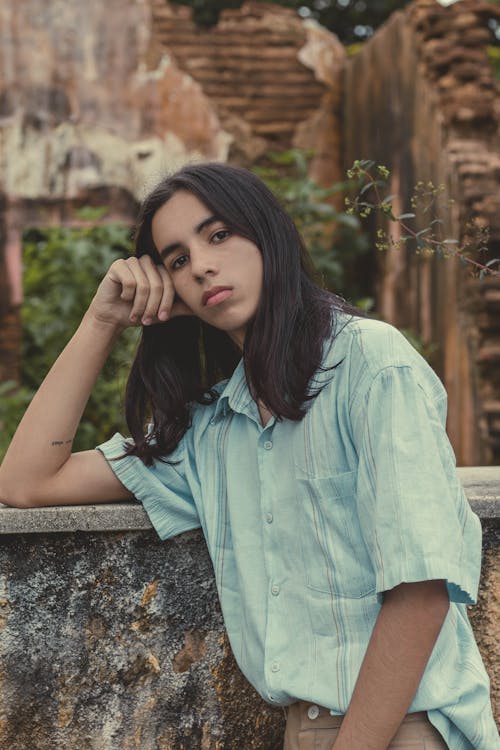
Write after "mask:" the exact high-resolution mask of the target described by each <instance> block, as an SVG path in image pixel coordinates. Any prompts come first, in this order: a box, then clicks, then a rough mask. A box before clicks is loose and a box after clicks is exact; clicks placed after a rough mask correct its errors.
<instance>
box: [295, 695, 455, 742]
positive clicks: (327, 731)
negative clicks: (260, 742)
mask: <svg viewBox="0 0 500 750" xmlns="http://www.w3.org/2000/svg"><path fill="white" fill-rule="evenodd" d="M286 713H287V721H286V731H285V744H284V746H283V750H332V745H333V742H334V741H335V738H336V737H337V735H338V733H339V729H340V725H341V723H342V718H343V717H342V716H331V715H330V711H329V710H328V709H326V708H322V707H321V706H316V705H315V704H313V703H307V702H306V701H299V702H298V703H293V704H292V705H291V706H288V708H287V709H286ZM447 747H448V746H447V745H446V744H445V742H444V740H443V738H442V737H441V735H440V734H439V732H438V731H437V729H435V728H434V727H433V726H432V724H431V722H430V721H429V719H428V718H427V714H426V713H425V712H424V711H421V712H420V713H415V714H407V715H406V717H405V719H404V720H403V723H402V724H401V726H400V728H399V729H398V731H397V733H396V734H395V736H394V738H393V740H392V742H391V744H390V745H389V747H388V750H447Z"/></svg>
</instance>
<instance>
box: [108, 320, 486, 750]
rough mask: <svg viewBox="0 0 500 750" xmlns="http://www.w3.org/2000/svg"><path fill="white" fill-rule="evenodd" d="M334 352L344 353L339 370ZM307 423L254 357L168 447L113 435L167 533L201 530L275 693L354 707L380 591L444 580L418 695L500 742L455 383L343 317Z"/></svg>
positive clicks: (230, 614) (262, 682) (229, 614)
mask: <svg viewBox="0 0 500 750" xmlns="http://www.w3.org/2000/svg"><path fill="white" fill-rule="evenodd" d="M332 365H336V367H335V368H334V369H330V370H328V369H326V368H329V367H331V366H332ZM323 366H324V367H323V369H321V370H319V371H318V372H317V373H316V376H315V378H314V379H313V380H314V382H313V383H311V386H313V387H316V386H318V385H321V386H323V387H322V390H321V392H320V393H319V395H318V396H317V397H316V398H315V399H314V400H312V401H311V402H310V403H309V404H308V408H307V413H306V416H305V417H304V418H303V419H302V420H301V421H299V422H293V421H290V420H286V419H285V420H281V421H280V420H276V419H275V418H274V417H272V418H271V419H270V420H269V421H268V423H267V424H266V425H265V426H263V425H262V423H261V420H260V416H259V412H258V408H257V405H256V403H255V402H254V400H253V399H252V397H251V395H250V392H249V389H248V386H247V383H246V379H245V372H244V367H243V363H242V362H240V364H239V366H238V367H237V368H236V370H235V372H234V374H233V376H232V377H231V379H230V380H229V381H227V382H224V383H220V384H219V385H218V386H217V387H216V390H217V391H218V393H219V397H218V399H217V400H216V401H215V402H214V403H213V404H211V405H200V404H195V405H193V407H192V425H191V427H190V428H189V429H188V431H187V432H186V434H185V436H184V438H183V439H182V441H181V443H180V444H179V445H178V447H177V448H176V450H175V452H174V453H173V454H171V456H170V458H171V459H173V460H175V461H177V462H178V463H177V464H176V465H175V466H173V465H172V464H166V463H164V462H161V461H157V462H155V464H154V465H153V466H152V467H146V466H144V464H143V463H142V462H141V461H140V460H139V459H138V458H137V457H125V458H121V459H118V460H111V459H113V458H114V457H116V456H120V455H121V454H122V453H123V445H124V439H123V438H122V436H121V435H119V434H117V435H115V436H114V437H113V438H112V439H111V440H109V441H108V442H107V443H104V444H103V445H101V446H99V450H101V451H102V452H103V454H104V456H105V457H106V458H107V459H108V460H109V461H110V466H111V468H112V469H113V471H114V472H115V473H116V475H117V476H118V478H119V479H120V481H121V482H122V483H123V484H124V485H125V486H126V487H127V488H128V489H129V490H130V491H132V492H133V493H134V495H135V496H136V497H137V499H138V500H140V501H141V502H142V503H143V504H144V507H145V509H146V511H147V512H148V514H149V516H150V518H151V521H152V523H153V525H154V527H155V528H156V530H157V532H158V534H159V536H160V537H161V538H162V539H167V538H169V537H172V536H173V535H175V534H179V533H181V532H183V531H186V530H188V529H193V528H197V527H200V526H201V528H202V529H203V532H204V535H205V538H206V541H207V545H208V549H209V553H210V555H211V558H212V561H213V565H214V571H215V576H216V581H217V588H218V592H219V597H220V601H221V607H222V611H223V615H224V620H225V624H226V627H227V631H228V635H229V639H230V642H231V646H232V649H233V652H234V655H235V658H236V660H237V662H238V664H239V666H240V668H241V669H242V671H243V673H244V674H245V676H246V677H247V678H248V680H249V681H250V682H251V683H252V684H253V685H254V687H255V688H256V689H257V690H258V692H259V693H260V694H261V695H262V696H263V698H264V699H265V700H267V701H268V702H270V703H273V704H276V705H286V704H289V703H291V702H293V701H295V700H297V699H303V700H309V701H311V702H314V703H317V704H320V705H323V706H326V707H328V708H330V710H331V711H332V713H334V714H340V713H344V712H345V711H346V710H347V707H348V704H349V701H350V698H351V695H352V692H353V689H354V684H355V682H356V678H357V676H358V672H359V669H360V666H361V662H362V660H363V657H364V654H365V651H366V648H367V645H368V641H369V638H370V635H371V632H372V630H373V627H374V624H375V620H376V618H377V615H378V612H379V610H380V607H381V603H382V600H383V592H384V591H386V590H388V589H391V588H393V587H394V586H396V585H398V584H399V583H401V582H413V581H423V580H430V579H445V580H446V582H447V587H448V592H449V595H450V600H451V603H452V604H451V606H450V610H449V612H448V615H447V617H446V620H445V622H444V625H443V627H442V630H441V633H440V635H439V638H438V640H437V642H436V645H435V647H434V650H433V653H432V655H431V658H430V660H429V663H428V665H427V668H426V671H425V674H424V676H423V678H422V681H421V684H420V687H419V689H418V691H417V693H416V695H415V698H414V700H413V703H412V706H411V708H410V710H411V711H428V713H429V718H430V720H431V721H432V723H433V724H434V725H435V726H436V728H437V729H438V730H439V731H440V732H441V734H442V735H443V737H444V739H445V741H446V742H447V743H448V745H449V747H450V748H451V749H452V750H472V749H473V748H474V750H494V749H497V748H500V740H499V738H498V734H497V731H496V728H495V724H494V721H493V717H492V713H491V706H490V702H489V683H488V678H487V675H486V672H485V670H484V666H483V664H482V660H481V657H480V654H479V651H478V649H477V646H476V643H475V640H474V637H473V634H472V630H471V627H470V625H469V621H468V618H467V613H466V605H467V604H471V603H473V602H474V601H475V599H476V595H477V587H478V580H479V571H480V555H481V529H480V524H479V520H478V518H477V517H476V516H475V515H474V513H472V511H471V510H470V507H469V505H468V503H467V500H466V498H465V495H464V492H463V489H462V487H461V485H460V482H459V479H458V477H457V473H456V470H455V457H454V454H453V450H452V448H451V446H450V443H449V441H448V438H447V436H446V432H445V422H446V401H447V400H446V392H445V390H444V387H443V385H442V383H441V382H440V380H439V379H438V377H437V376H436V375H435V373H434V372H433V371H432V369H431V368H430V367H429V366H428V364H427V363H426V362H425V361H424V360H423V359H422V357H421V356H420V355H419V354H418V353H417V352H416V350H415V349H414V348H413V347H412V346H411V345H410V344H409V343H408V342H407V341H406V339H405V338H404V337H403V336H402V335H401V334H400V333H399V332H398V331H397V330H396V329H395V328H393V327H392V326H390V325H388V324H386V323H382V322H379V321H374V320H366V319H359V318H348V317H347V316H345V315H343V314H342V315H340V314H339V315H338V316H337V319H336V330H335V336H332V339H331V340H330V341H328V342H327V344H326V345H325V347H324V357H323Z"/></svg>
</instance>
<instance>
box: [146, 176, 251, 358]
mask: <svg viewBox="0 0 500 750" xmlns="http://www.w3.org/2000/svg"><path fill="white" fill-rule="evenodd" d="M152 234H153V241H154V243H155V245H156V248H157V250H158V252H159V254H160V256H161V258H162V260H163V264H164V266H165V268H166V269H167V272H168V274H169V277H170V279H171V281H172V284H173V286H174V289H175V291H176V293H177V295H178V296H179V297H180V298H181V300H182V301H183V302H184V303H185V304H186V305H187V306H188V307H189V308H190V310H191V311H192V312H193V314H194V315H196V317H198V318H200V320H203V321H205V322H206V323H209V324H210V325H212V326H214V327H215V328H219V329H220V330H222V331H226V333H228V334H229V336H230V337H231V338H232V339H233V341H235V343H236V344H237V345H238V346H239V347H240V348H243V342H244V340H245V332H246V328H247V325H248V323H249V321H250V320H251V319H252V318H253V316H254V315H255V313H256V310H257V306H258V304H259V299H260V294H261V290H262V276H263V264H262V255H261V253H260V251H259V249H258V247H257V245H255V244H254V243H253V242H251V241H250V240H247V239H245V238H243V237H240V236H239V235H236V234H233V233H232V232H231V230H230V229H229V228H228V227H227V226H226V225H225V224H224V222H223V221H222V220H221V219H219V218H218V217H217V216H214V214H213V213H212V211H211V210H210V209H209V208H207V207H206V206H205V204H204V203H202V202H201V201H200V200H199V199H198V198H196V196H194V195H193V194H192V193H189V192H187V191H185V190H179V191H177V192H176V193H174V195H173V196H172V197H171V198H170V199H169V200H168V201H167V202H166V203H165V204H164V205H163V206H162V207H161V208H160V209H158V211H157V212H156V213H155V215H154V216H153V221H152Z"/></svg>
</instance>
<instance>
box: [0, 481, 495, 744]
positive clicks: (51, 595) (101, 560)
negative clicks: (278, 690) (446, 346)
mask: <svg viewBox="0 0 500 750" xmlns="http://www.w3.org/2000/svg"><path fill="white" fill-rule="evenodd" d="M459 474H460V478H461V480H462V482H463V484H464V487H465V490H466V493H467V495H468V498H469V500H470V502H471V504H472V506H473V508H474V510H475V511H476V512H477V513H478V514H479V515H480V516H481V520H482V524H483V530H484V541H483V550H484V562H483V570H482V575H481V585H480V596H479V603H478V605H477V606H476V607H471V608H469V611H470V615H471V620H472V624H473V627H474V630H475V634H476V638H477V640H478V643H479V646H480V649H481V652H482V655H483V659H484V661H485V665H486V668H487V670H488V672H489V674H490V677H491V680H492V701H493V706H494V711H495V714H496V717H497V719H498V720H500V675H499V674H498V665H499V655H500V654H499V650H500V646H499V644H500V638H499V618H498V614H499V610H500V571H499V569H498V564H497V560H498V545H499V543H500V520H499V518H500V494H499V487H500V469H499V468H497V467H486V468H475V469H461V470H459ZM0 539H1V544H0V571H1V572H0V750H48V748H55V749H58V750H59V749H61V750H62V749H63V748H64V749H66V748H77V749H78V750H136V749H137V748H140V750H281V747H282V733H283V728H284V717H283V713H282V712H281V710H279V709H278V710H277V709H273V708H271V707H270V706H268V705H267V704H265V703H263V702H262V700H261V699H260V698H259V697H258V695H257V694H256V693H255V691H254V690H253V689H252V688H251V687H250V686H249V684H248V683H247V682H246V680H245V679H244V678H243V677H242V675H241V673H240V672H239V670H238V668H237V666H236V664H235V662H234V659H233V657H232V654H231V651H230V647H229V644H228V642H227V639H226V636H225V632H224V627H223V622H222V617H221V613H220V609H219V604H218V599H217V593H216V587H215V582H214V578H213V571H212V567H211V563H210V560H209V557H208V553H207V550H206V546H205V543H204V540H203V537H202V535H201V532H189V533H187V534H183V535H181V536H179V537H177V538H175V539H173V540H171V541H167V542H160V540H159V539H158V537H157V535H156V532H153V531H152V529H151V526H150V524H149V521H148V519H147V516H146V514H145V512H144V510H143V509H142V506H140V505H139V504H136V503H122V504H117V505H99V506H82V507H56V508H41V509H34V510H29V511H25V510H18V509H16V508H6V507H4V506H1V505H0Z"/></svg>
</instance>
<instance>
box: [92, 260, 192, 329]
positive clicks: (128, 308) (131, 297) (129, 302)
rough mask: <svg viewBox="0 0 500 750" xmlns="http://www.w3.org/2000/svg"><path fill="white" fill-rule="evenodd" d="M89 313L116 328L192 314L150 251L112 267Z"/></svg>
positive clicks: (163, 320) (162, 321)
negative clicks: (148, 253)
mask: <svg viewBox="0 0 500 750" xmlns="http://www.w3.org/2000/svg"><path fill="white" fill-rule="evenodd" d="M89 313H90V314H91V315H93V317H94V318H95V319H96V320H98V321H100V322H102V323H107V324H111V325H113V326H114V327H116V328H127V327H128V326H138V325H151V324H153V323H164V322H165V321H166V320H169V319H170V318H174V317H176V316H179V315H192V314H193V313H192V311H191V310H190V308H189V307H188V306H187V305H185V304H184V303H183V302H181V301H180V300H179V299H178V298H176V295H175V290H174V287H173V284H172V281H171V280H170V277H169V275H168V273H167V271H166V269H165V268H164V267H163V266H157V265H155V264H154V263H153V261H152V260H151V258H150V257H149V255H142V256H141V257H140V258H137V257H136V256H133V257H131V258H127V259H126V260H124V259H120V260H115V262H114V263H113V264H112V265H111V266H110V267H109V269H108V272H107V274H106V276H105V277H104V279H103V280H102V281H101V283H100V285H99V287H98V289H97V292H96V294H95V296H94V299H93V300H92V302H91V303H90V307H89Z"/></svg>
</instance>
